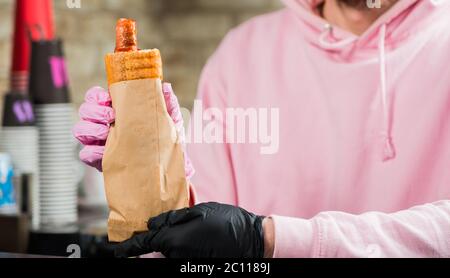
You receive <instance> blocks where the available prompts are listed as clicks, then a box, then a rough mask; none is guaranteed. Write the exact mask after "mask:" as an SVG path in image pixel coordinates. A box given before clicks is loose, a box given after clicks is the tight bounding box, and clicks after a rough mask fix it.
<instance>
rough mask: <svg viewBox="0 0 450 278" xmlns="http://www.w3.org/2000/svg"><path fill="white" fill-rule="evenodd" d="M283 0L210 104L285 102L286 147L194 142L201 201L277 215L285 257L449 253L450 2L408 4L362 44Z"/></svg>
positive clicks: (205, 96)
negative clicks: (267, 151) (269, 150)
mask: <svg viewBox="0 0 450 278" xmlns="http://www.w3.org/2000/svg"><path fill="white" fill-rule="evenodd" d="M284 2H285V3H286V5H287V7H288V8H287V9H283V10H281V11H278V12H275V13H272V14H268V15H263V16H260V17H257V18H255V19H253V20H251V21H249V22H247V23H245V24H243V25H242V26H240V27H238V28H236V29H235V30H233V31H231V32H230V33H229V34H228V35H227V37H226V38H225V39H224V41H223V43H222V45H221V46H220V47H219V49H218V50H217V51H216V53H215V54H214V55H213V56H212V57H211V59H210V60H209V62H208V64H207V65H206V67H205V69H204V72H203V74H202V78H201V80H200V85H199V99H201V100H202V101H203V107H204V108H209V107H215V108H218V109H219V110H221V111H225V109H226V108H227V107H235V108H236V107H242V108H250V107H259V108H266V107H276V108H279V111H280V129H279V130H280V143H279V150H278V152H277V153H276V154H273V155H261V153H260V145H258V144H219V143H218V144H206V143H191V144H189V145H188V152H189V154H190V155H191V159H192V161H193V163H194V165H195V166H196V169H197V174H196V175H195V176H194V178H193V180H192V182H193V184H195V187H196V192H197V198H198V200H197V201H199V202H201V201H219V202H224V203H229V204H234V205H239V206H242V207H244V208H246V209H248V210H250V211H252V212H255V213H258V214H262V215H273V219H274V222H275V236H276V244H275V245H276V246H275V256H276V257H377V256H379V257H448V256H450V240H449V239H450V201H449V200H450V169H449V167H450V120H449V119H450V105H449V104H450V78H449V76H450V51H449V49H450V17H449V16H448V15H449V14H450V1H431V0H421V1H420V0H410V1H408V0H402V1H399V2H398V3H397V4H396V6H395V7H393V8H392V9H391V10H389V11H388V12H387V13H386V14H385V15H383V16H382V17H381V18H380V19H379V20H378V21H377V22H376V23H375V24H374V25H373V26H372V27H371V28H370V29H369V30H368V31H367V32H366V33H365V34H363V35H362V36H360V37H356V36H354V35H352V34H349V33H348V32H346V31H344V30H341V29H339V28H337V27H334V28H333V29H332V30H330V29H327V28H325V26H326V22H325V21H324V20H323V19H321V18H320V17H318V16H316V15H315V14H314V13H313V12H312V9H311V5H312V4H311V3H312V2H317V1H307V0H285V1H284ZM222 124H224V123H222ZM277 215H281V216H277Z"/></svg>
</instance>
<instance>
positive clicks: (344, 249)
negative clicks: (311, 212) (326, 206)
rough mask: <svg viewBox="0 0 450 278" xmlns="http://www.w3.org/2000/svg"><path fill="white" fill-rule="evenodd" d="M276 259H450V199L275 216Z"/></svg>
mask: <svg viewBox="0 0 450 278" xmlns="http://www.w3.org/2000/svg"><path fill="white" fill-rule="evenodd" d="M272 218H273V220H274V223H275V251H274V257H276V258H286V257H316V258H317V257H319V258H332V257H340V258H342V257H344V258H347V257H358V258H379V257H389V258H392V257H427V258H429V257H450V201H440V202H437V203H433V204H426V205H423V206H417V207H414V208H411V209H409V210H405V211H400V212H396V213H391V214H386V213H379V212H369V213H366V214H362V215H351V214H347V213H342V212H325V213H321V214H319V215H317V216H316V217H314V218H312V219H310V220H302V219H295V218H288V217H280V216H273V217H272Z"/></svg>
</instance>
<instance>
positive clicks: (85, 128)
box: [73, 83, 195, 179]
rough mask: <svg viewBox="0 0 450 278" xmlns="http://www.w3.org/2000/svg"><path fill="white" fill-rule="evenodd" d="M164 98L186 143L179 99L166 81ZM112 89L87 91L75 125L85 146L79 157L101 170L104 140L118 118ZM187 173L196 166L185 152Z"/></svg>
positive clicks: (98, 88) (181, 140) (77, 135)
mask: <svg viewBox="0 0 450 278" xmlns="http://www.w3.org/2000/svg"><path fill="white" fill-rule="evenodd" d="M163 94H164V100H165V102H166V106H167V111H168V112H169V115H170V117H171V118H172V120H173V121H174V123H175V127H176V129H177V132H178V134H179V135H180V142H181V144H183V146H184V144H185V133H184V123H183V117H182V115H181V110H180V106H179V104H178V99H177V97H176V96H175V94H174V92H173V90H172V86H171V84H169V83H164V84H163ZM111 102H112V101H111V97H110V95H109V93H108V92H107V91H106V90H104V89H103V88H100V87H94V88H91V89H90V90H88V91H87V93H86V97H85V102H84V103H83V104H82V105H81V107H80V110H79V114H80V118H81V121H80V122H79V123H77V124H76V125H75V127H74V128H73V134H74V136H75V137H76V138H77V139H78V140H79V141H80V142H81V144H83V145H84V146H85V147H84V148H83V150H82V151H81V152H80V159H81V160H82V161H83V162H84V163H86V164H88V165H89V166H92V167H95V168H97V169H98V170H99V171H102V159H103V153H104V151H105V143H106V139H107V138H108V134H109V125H110V124H112V123H113V122H114V120H115V114H114V110H113V108H112V107H111ZM185 170H186V177H187V178H188V179H190V178H191V177H192V176H193V175H194V172H195V170H194V167H193V166H192V163H191V161H190V159H189V157H187V155H186V152H185Z"/></svg>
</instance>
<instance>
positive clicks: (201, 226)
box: [115, 203, 264, 258]
mask: <svg viewBox="0 0 450 278" xmlns="http://www.w3.org/2000/svg"><path fill="white" fill-rule="evenodd" d="M263 219H264V217H261V216H256V215H254V214H252V213H249V212H247V211H246V210H244V209H242V208H238V207H234V206H229V205H222V204H218V203H205V204H200V205H197V206H195V207H192V208H186V209H182V210H177V211H170V212H167V213H163V214H161V215H160V216H157V217H155V218H152V219H150V220H149V222H148V223H149V224H148V229H149V231H148V232H146V233H142V234H138V235H136V236H134V237H133V238H131V239H129V240H127V241H125V242H123V243H120V244H118V245H117V246H116V249H115V255H116V257H122V258H124V257H135V256H139V255H143V254H148V253H152V252H160V253H162V254H163V255H164V256H166V257H168V258H263V256H264V237H263V228H262V221H263Z"/></svg>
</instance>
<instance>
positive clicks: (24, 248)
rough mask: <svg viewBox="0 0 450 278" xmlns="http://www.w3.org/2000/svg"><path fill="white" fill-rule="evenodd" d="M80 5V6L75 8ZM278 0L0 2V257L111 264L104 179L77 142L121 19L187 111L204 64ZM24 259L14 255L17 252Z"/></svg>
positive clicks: (276, 5) (103, 83)
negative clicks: (81, 111)
mask: <svg viewBox="0 0 450 278" xmlns="http://www.w3.org/2000/svg"><path fill="white" fill-rule="evenodd" d="M78 3H79V4H80V6H79V7H77V4H78ZM281 6H282V5H281V1H280V0H79V1H77V0H69V1H66V0H54V1H52V0H0V120H1V121H0V122H1V125H0V257H10V256H13V257H17V256H19V257H20V256H24V254H38V255H51V256H73V257H80V256H82V257H105V256H111V255H112V253H111V249H110V246H109V245H108V244H107V236H106V226H107V225H106V222H107V216H108V209H107V204H106V199H105V194H104V188H103V178H102V175H101V174H100V173H98V172H97V171H96V170H93V169H92V168H89V167H87V166H85V165H82V164H81V162H80V161H79V159H78V152H79V150H80V146H79V144H77V142H76V141H75V139H74V138H73V136H72V134H71V129H72V127H73V125H74V123H75V122H76V121H77V120H78V119H77V113H76V112H77V109H78V107H79V105H80V104H81V103H82V101H83V98H84V94H85V92H86V90H87V89H89V88H90V87H92V86H97V85H98V86H103V87H106V74H105V69H104V62H103V57H104V55H105V54H106V53H108V52H112V51H113V50H114V47H115V25H116V21H117V19H118V18H121V17H127V18H133V19H135V20H136V21H137V24H138V41H139V46H140V48H142V49H148V48H159V49H160V50H161V52H162V57H163V64H164V77H165V80H166V81H169V82H171V83H172V84H173V86H174V89H175V92H176V94H177V95H178V98H179V100H180V104H181V106H183V107H185V108H188V109H190V108H191V106H192V103H193V100H194V98H195V96H196V90H197V82H198V80H199V77H200V73H201V70H202V68H203V66H204V64H205V62H206V61H207V59H208V57H209V56H210V55H211V54H212V53H213V52H214V50H215V49H216V47H217V46H218V44H219V43H220V41H221V40H222V38H223V37H224V35H225V34H226V33H227V32H228V31H229V30H230V29H232V28H233V27H235V26H237V25H238V24H240V23H242V22H243V21H245V20H247V19H249V18H251V17H254V16H256V15H259V14H263V13H266V12H270V11H274V10H277V9H279V8H280V7H281ZM13 253H14V254H21V255H11V254H13Z"/></svg>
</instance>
